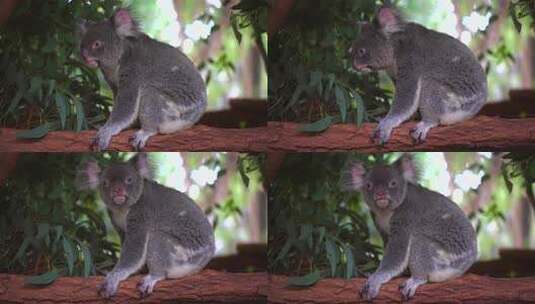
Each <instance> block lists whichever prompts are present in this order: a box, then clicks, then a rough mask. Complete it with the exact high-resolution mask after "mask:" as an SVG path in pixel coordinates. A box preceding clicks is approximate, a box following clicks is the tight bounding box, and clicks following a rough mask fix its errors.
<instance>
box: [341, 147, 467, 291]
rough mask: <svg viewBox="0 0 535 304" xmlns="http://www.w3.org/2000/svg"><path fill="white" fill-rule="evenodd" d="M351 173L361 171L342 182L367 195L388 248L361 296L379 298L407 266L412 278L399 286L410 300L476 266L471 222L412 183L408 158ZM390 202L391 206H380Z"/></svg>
mask: <svg viewBox="0 0 535 304" xmlns="http://www.w3.org/2000/svg"><path fill="white" fill-rule="evenodd" d="M353 166H359V165H356V164H352V167H353ZM360 166H361V167H362V165H360ZM349 171H350V172H356V173H353V174H346V175H344V177H343V179H347V178H349V179H351V180H349V181H347V180H343V181H342V182H343V184H344V185H346V186H350V185H356V186H357V187H354V188H353V189H352V190H360V191H361V192H362V194H363V196H364V200H365V202H366V204H367V205H368V206H369V207H370V209H371V211H372V213H373V215H374V221H375V224H376V226H377V228H378V230H379V231H380V233H381V236H383V238H384V243H385V247H386V248H385V252H384V256H383V260H382V261H381V263H380V265H379V268H378V269H377V271H376V272H375V273H373V274H372V275H371V276H370V277H369V278H368V280H367V282H366V284H365V285H364V287H363V288H362V290H361V296H362V297H364V298H366V299H368V300H371V299H373V298H375V297H376V296H377V295H378V294H379V289H380V287H381V285H382V284H384V283H386V282H388V281H390V280H391V279H392V278H393V277H395V276H398V275H400V274H401V273H402V272H403V271H404V270H405V269H406V268H408V269H409V270H410V272H411V278H410V279H409V280H407V282H405V283H404V284H402V285H401V286H400V289H402V295H403V297H404V298H405V299H408V298H410V297H412V296H413V295H414V293H415V292H416V288H417V287H418V286H420V285H422V284H424V283H427V282H440V281H444V280H449V279H452V278H455V277H458V276H460V275H462V274H463V273H464V272H465V271H466V270H468V268H469V267H470V266H471V265H472V264H473V263H474V261H475V260H476V258H477V241H476V234H475V231H474V229H473V227H472V225H471V224H470V221H469V220H468V218H467V217H466V215H465V214H464V213H463V211H462V210H461V209H460V208H459V207H458V206H457V205H456V204H455V203H454V202H452V201H451V200H450V199H448V198H447V197H445V196H443V195H441V194H439V193H437V192H434V191H431V190H428V189H426V188H423V187H421V186H419V185H418V184H416V183H415V182H414V180H413V179H411V177H413V176H416V174H415V167H414V163H413V161H412V159H411V158H410V157H409V156H407V155H406V156H403V157H402V158H401V159H400V160H398V161H397V162H396V163H395V164H393V165H391V166H376V167H374V168H372V169H371V170H368V171H366V172H364V171H363V170H361V169H360V168H358V167H357V168H356V169H353V168H350V170H349ZM348 188H349V187H346V189H348ZM385 199H386V200H387V201H388V203H387V204H385V203H384V201H383V202H381V205H382V206H380V201H381V200H385Z"/></svg>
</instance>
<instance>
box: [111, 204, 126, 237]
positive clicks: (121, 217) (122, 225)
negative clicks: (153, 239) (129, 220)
mask: <svg viewBox="0 0 535 304" xmlns="http://www.w3.org/2000/svg"><path fill="white" fill-rule="evenodd" d="M110 210H111V216H112V218H113V219H112V221H113V223H114V224H115V225H117V227H119V229H121V230H122V231H123V232H126V216H127V215H128V210H126V211H123V210H115V209H110Z"/></svg>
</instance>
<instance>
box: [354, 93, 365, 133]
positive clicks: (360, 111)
mask: <svg viewBox="0 0 535 304" xmlns="http://www.w3.org/2000/svg"><path fill="white" fill-rule="evenodd" d="M353 94H354V95H355V100H356V101H357V126H359V127H360V126H361V125H362V123H363V122H364V113H366V107H365V106H364V100H363V99H362V96H360V94H359V93H357V92H353Z"/></svg>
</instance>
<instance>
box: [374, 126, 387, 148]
mask: <svg viewBox="0 0 535 304" xmlns="http://www.w3.org/2000/svg"><path fill="white" fill-rule="evenodd" d="M390 133H391V131H388V130H385V129H383V128H381V127H380V126H379V127H377V129H375V131H374V132H373V134H372V136H371V137H370V139H371V140H372V142H373V143H375V144H377V145H381V146H384V145H385V144H386V143H387V142H388V140H389V139H390Z"/></svg>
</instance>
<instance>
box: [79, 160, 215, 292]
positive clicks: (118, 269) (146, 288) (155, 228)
mask: <svg viewBox="0 0 535 304" xmlns="http://www.w3.org/2000/svg"><path fill="white" fill-rule="evenodd" d="M86 168H88V169H87V170H85V171H83V170H82V171H81V172H79V174H78V175H79V176H81V177H79V178H78V180H83V179H84V178H85V179H87V180H89V181H94V180H95V179H98V181H99V183H98V185H97V187H98V189H99V192H100V196H101V198H102V200H103V201H104V203H105V204H106V206H107V208H108V211H109V213H110V216H111V218H112V222H113V225H114V226H115V228H116V229H117V230H118V231H119V233H120V234H121V238H122V247H121V255H120V257H119V261H118V262H117V265H115V267H114V268H113V270H112V271H111V272H110V273H108V275H107V276H106V280H105V282H104V283H103V284H102V286H101V287H100V290H99V292H100V294H101V295H102V296H104V297H107V298H109V297H111V296H113V295H114V294H115V293H116V291H117V288H118V286H119V283H120V281H122V280H125V279H126V278H128V277H129V276H130V275H132V274H134V273H135V272H137V271H138V270H139V269H140V268H141V267H143V266H144V265H147V266H148V269H149V274H148V275H147V276H145V277H144V278H143V280H142V281H141V282H140V285H139V290H140V292H141V295H142V296H146V295H148V294H150V293H151V292H152V291H153V288H154V285H155V284H156V283H157V282H158V281H160V280H163V279H166V278H179V277H183V276H186V275H189V274H192V273H195V272H197V271H199V270H201V269H202V268H203V267H204V266H206V264H207V263H208V262H209V261H210V259H211V258H212V256H213V254H214V250H215V244H214V234H213V231H212V227H211V225H210V223H209V221H208V219H207V218H206V216H205V215H204V213H203V211H202V210H201V209H200V208H199V207H198V206H197V204H195V202H194V201H193V200H191V199H190V198H189V197H188V196H187V195H186V194H184V193H182V192H179V191H176V190H173V189H171V188H167V187H164V186H162V185H159V184H157V183H156V182H154V181H151V180H149V179H147V178H146V177H145V174H146V173H147V168H148V161H147V158H146V156H145V155H140V154H138V155H137V156H136V157H135V158H134V159H133V160H131V161H129V162H128V163H120V164H112V165H110V166H109V167H107V168H105V169H104V170H101V171H102V173H99V172H100V171H99V170H95V165H94V162H90V163H89V164H88V165H86ZM95 172H97V173H98V174H99V175H97V176H94V174H95ZM117 188H119V190H117ZM120 189H124V190H125V194H126V199H125V200H124V201H122V200H119V203H117V199H116V196H117V195H116V194H117V193H122V192H121V191H120ZM121 215H123V216H125V218H122V219H121Z"/></svg>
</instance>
